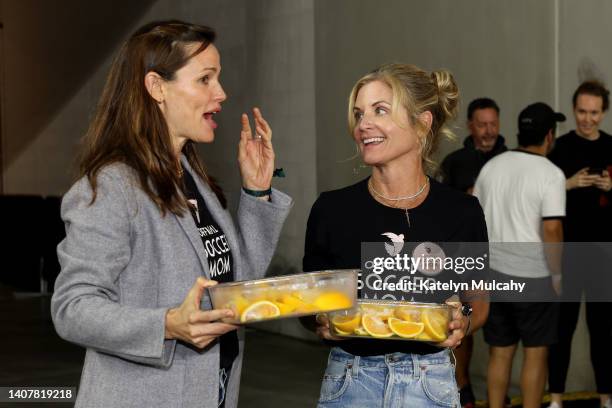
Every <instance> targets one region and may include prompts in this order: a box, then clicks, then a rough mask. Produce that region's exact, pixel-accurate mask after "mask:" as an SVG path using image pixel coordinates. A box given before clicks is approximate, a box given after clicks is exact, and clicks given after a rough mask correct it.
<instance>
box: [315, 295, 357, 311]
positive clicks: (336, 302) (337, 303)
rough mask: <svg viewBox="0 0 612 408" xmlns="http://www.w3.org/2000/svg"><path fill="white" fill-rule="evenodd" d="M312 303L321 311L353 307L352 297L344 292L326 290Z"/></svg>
mask: <svg viewBox="0 0 612 408" xmlns="http://www.w3.org/2000/svg"><path fill="white" fill-rule="evenodd" d="M312 304H313V305H314V306H315V307H316V308H317V309H319V310H321V311H327V310H337V309H348V308H351V307H353V302H352V301H351V299H349V297H348V296H346V295H345V294H344V293H342V292H325V293H323V294H321V295H319V296H318V297H317V298H316V299H315V300H314V302H312Z"/></svg>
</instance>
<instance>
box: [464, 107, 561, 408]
mask: <svg viewBox="0 0 612 408" xmlns="http://www.w3.org/2000/svg"><path fill="white" fill-rule="evenodd" d="M562 120H565V116H563V115H562V114H559V113H555V112H554V111H553V110H552V109H551V108H550V107H549V106H548V105H546V104H544V103H535V104H532V105H529V106H528V107H526V108H525V109H523V111H521V113H520V115H519V120H518V128H519V134H518V142H519V146H520V147H519V148H518V149H517V150H514V151H509V152H505V153H502V154H500V155H499V156H497V157H495V158H493V159H492V160H490V161H489V162H488V163H487V164H486V165H485V166H484V167H483V168H482V170H481V172H480V175H479V176H478V180H477V181H476V186H475V187H474V195H475V196H476V197H478V199H479V200H480V204H481V205H482V207H483V209H484V213H485V217H486V220H487V226H488V227H489V238H490V241H491V243H492V247H491V261H490V266H491V270H492V275H491V276H492V277H493V279H495V280H497V281H507V280H509V279H512V280H514V281H519V282H522V283H525V284H526V286H527V288H528V290H530V291H532V292H534V293H535V294H539V295H540V296H542V297H541V299H546V300H550V299H549V296H551V295H552V288H553V287H554V290H555V292H556V294H557V295H558V294H559V293H560V279H559V278H560V277H561V275H560V274H561V252H560V251H553V252H554V253H551V254H550V256H549V255H548V254H547V253H546V249H547V248H542V251H534V252H532V251H531V249H533V248H536V249H537V245H536V243H539V242H544V243H552V244H558V243H560V242H562V241H563V227H562V224H561V219H562V218H563V217H564V216H565V177H564V176H563V173H562V172H561V170H560V169H559V168H558V167H556V166H555V165H554V164H552V163H551V162H550V161H549V160H548V159H547V158H546V154H547V153H548V152H549V151H550V149H551V148H552V146H553V144H554V140H555V136H554V132H555V128H556V122H559V121H562ZM494 243H507V244H506V246H500V245H499V244H497V245H495V244H494ZM517 243H519V244H517ZM522 243H527V245H528V246H521V244H522ZM530 244H532V245H530ZM495 248H498V250H497V251H496V250H495ZM552 249H553V250H555V249H557V250H558V249H559V248H558V247H556V248H552ZM551 274H552V278H551ZM515 296H516V297H518V296H519V294H515ZM517 300H518V301H498V302H496V301H495V296H494V295H493V294H492V302H491V305H490V312H489V318H488V320H487V322H486V323H485V325H484V329H483V331H484V337H485V341H486V342H487V343H488V344H489V345H490V346H491V348H490V352H489V367H488V371H487V390H488V400H489V407H491V408H501V407H503V406H504V403H505V397H506V393H507V392H508V382H509V380H510V373H511V371H512V360H513V358H514V353H515V351H516V347H517V344H518V342H519V341H522V343H523V346H524V355H523V364H522V367H521V394H522V397H523V407H524V408H536V407H537V408H539V407H540V406H541V402H542V394H543V392H544V386H545V385H546V355H547V347H548V346H549V345H550V344H552V343H554V342H555V341H556V337H557V332H556V321H557V318H558V308H557V306H558V305H557V304H556V303H552V302H550V301H549V302H543V301H537V299H533V300H536V301H535V302H533V301H520V299H517Z"/></svg>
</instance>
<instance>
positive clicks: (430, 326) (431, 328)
mask: <svg viewBox="0 0 612 408" xmlns="http://www.w3.org/2000/svg"><path fill="white" fill-rule="evenodd" d="M421 318H422V319H423V323H424V324H425V333H427V334H428V335H429V336H430V337H431V338H432V340H433V341H443V340H445V339H446V331H447V326H448V318H447V317H446V316H444V315H443V314H441V313H440V312H437V311H434V310H425V311H423V313H422V314H421Z"/></svg>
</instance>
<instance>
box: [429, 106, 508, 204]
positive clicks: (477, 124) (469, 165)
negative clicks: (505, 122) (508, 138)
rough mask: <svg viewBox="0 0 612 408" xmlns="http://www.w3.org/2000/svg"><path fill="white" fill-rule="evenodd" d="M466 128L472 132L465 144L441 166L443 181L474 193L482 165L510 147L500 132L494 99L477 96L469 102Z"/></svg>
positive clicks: (445, 159) (497, 110)
mask: <svg viewBox="0 0 612 408" xmlns="http://www.w3.org/2000/svg"><path fill="white" fill-rule="evenodd" d="M467 127H468V129H469V131H470V134H469V136H468V137H466V138H465V140H464V141H463V147H462V148H461V149H458V150H455V151H454V152H452V153H450V154H449V155H448V156H446V157H445V158H444V160H443V161H442V165H441V166H440V174H441V176H442V182H443V183H444V184H448V185H449V186H452V187H454V188H456V189H459V190H461V191H463V192H466V193H471V192H472V189H473V188H474V183H476V178H477V177H478V173H479V172H480V169H482V166H484V165H485V163H486V162H488V161H489V160H490V159H491V158H493V157H495V156H497V155H498V154H500V153H503V152H505V151H506V150H508V148H507V147H506V143H505V139H504V137H503V136H502V135H500V134H499V106H497V103H496V102H495V101H494V100H493V99H491V98H478V99H474V100H473V101H472V102H470V104H469V105H468V110H467Z"/></svg>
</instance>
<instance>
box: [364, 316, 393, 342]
mask: <svg viewBox="0 0 612 408" xmlns="http://www.w3.org/2000/svg"><path fill="white" fill-rule="evenodd" d="M361 324H362V326H363V328H364V330H365V331H366V332H367V333H368V334H369V335H370V336H372V337H378V338H385V337H391V336H393V332H392V331H391V329H389V326H387V324H386V323H385V321H384V320H383V319H382V318H381V317H380V316H376V315H372V314H364V315H363V317H362V318H361Z"/></svg>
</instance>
